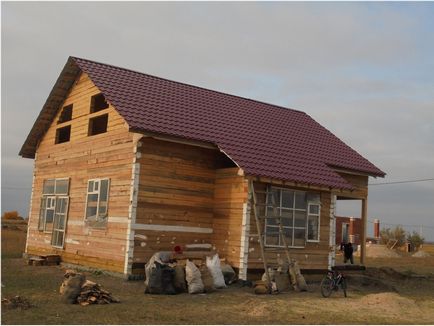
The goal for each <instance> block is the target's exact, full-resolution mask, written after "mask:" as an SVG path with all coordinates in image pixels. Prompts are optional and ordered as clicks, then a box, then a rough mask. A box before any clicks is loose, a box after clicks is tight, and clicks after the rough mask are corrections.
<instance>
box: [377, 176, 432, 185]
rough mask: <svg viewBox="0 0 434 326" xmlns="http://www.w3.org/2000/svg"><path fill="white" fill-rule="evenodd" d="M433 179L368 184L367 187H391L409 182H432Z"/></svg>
mask: <svg viewBox="0 0 434 326" xmlns="http://www.w3.org/2000/svg"><path fill="white" fill-rule="evenodd" d="M433 180H434V178H430V179H417V180H405V181H394V182H381V183H370V184H369V186H381V185H392V184H398V183H411V182H425V181H433Z"/></svg>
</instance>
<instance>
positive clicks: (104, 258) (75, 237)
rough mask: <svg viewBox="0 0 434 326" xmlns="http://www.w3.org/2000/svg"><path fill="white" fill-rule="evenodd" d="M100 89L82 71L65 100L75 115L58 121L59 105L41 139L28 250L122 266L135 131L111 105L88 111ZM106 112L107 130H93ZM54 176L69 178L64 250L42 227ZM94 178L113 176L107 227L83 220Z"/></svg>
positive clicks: (93, 264)
mask: <svg viewBox="0 0 434 326" xmlns="http://www.w3.org/2000/svg"><path fill="white" fill-rule="evenodd" d="M99 92H100V91H99V90H98V89H97V87H96V86H95V85H94V84H93V83H92V81H91V80H90V79H89V78H88V76H87V75H86V74H82V75H81V76H80V77H79V78H78V79H77V82H76V83H75V85H74V86H73V88H72V89H71V91H70V92H69V95H68V97H67V98H66V100H65V102H64V103H63V105H62V107H63V106H66V105H69V104H73V112H72V120H71V121H69V122H64V123H62V124H57V120H58V118H59V115H60V111H61V110H59V112H58V113H57V114H56V117H55V118H54V120H53V121H52V123H51V126H50V128H49V129H48V131H47V132H46V134H45V135H44V137H43V138H42V139H41V141H40V143H39V146H38V148H37V156H36V159H35V169H34V184H33V189H34V190H33V197H32V204H31V212H30V221H29V234H28V241H27V252H29V253H33V254H40V253H57V254H59V255H61V256H62V260H63V261H65V262H70V263H75V264H82V265H87V266H91V267H101V268H104V269H107V270H111V271H116V272H123V266H124V261H125V244H126V234H127V226H128V223H127V220H128V209H129V199H130V183H131V166H132V162H133V158H134V155H133V146H134V144H133V134H132V133H130V132H129V131H128V126H127V124H126V123H125V121H124V119H123V118H122V117H121V116H120V115H119V114H118V113H117V112H116V111H115V109H114V108H113V107H111V106H110V107H109V108H108V109H106V110H104V111H100V112H97V113H93V114H89V112H90V98H91V96H92V95H95V94H98V93H99ZM106 113H108V114H109V119H108V127H107V132H106V133H103V134H99V135H95V136H88V123H89V118H90V117H92V116H97V115H99V114H106ZM65 125H71V137H70V141H69V142H66V143H62V144H55V137H56V129H57V128H59V127H62V126H65ZM50 178H70V191H69V196H70V205H69V206H70V208H69V214H68V223H67V228H66V236H65V245H64V249H63V250H58V249H54V248H53V247H52V246H51V245H50V239H51V234H49V233H44V232H41V231H38V219H39V210H40V202H41V195H42V185H43V181H44V180H45V179H50ZM94 178H110V190H109V206H108V223H107V226H106V228H103V229H95V228H90V227H88V226H87V225H86V224H85V222H84V213H85V205H86V193H87V181H88V180H89V179H94ZM121 266H122V269H121Z"/></svg>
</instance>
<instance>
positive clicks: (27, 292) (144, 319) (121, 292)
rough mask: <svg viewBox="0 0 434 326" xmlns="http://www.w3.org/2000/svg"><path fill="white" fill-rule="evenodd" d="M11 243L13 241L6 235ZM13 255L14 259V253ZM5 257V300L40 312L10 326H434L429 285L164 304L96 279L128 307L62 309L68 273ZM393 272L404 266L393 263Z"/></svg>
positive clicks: (16, 316) (241, 291) (237, 293)
mask: <svg viewBox="0 0 434 326" xmlns="http://www.w3.org/2000/svg"><path fill="white" fill-rule="evenodd" d="M15 232H16V231H15ZM3 236H4V235H3ZM9 236H12V235H11V233H8V234H7V235H6V237H7V238H8V237H9ZM2 240H3V239H2ZM18 247H19V246H18ZM18 247H17V248H18ZM17 248H15V249H13V250H12V251H13V252H15V251H16V249H17ZM5 254H6V255H5V256H6V257H9V253H8V252H5ZM5 256H3V257H2V267H1V268H2V284H3V285H4V286H5V287H3V288H2V297H13V296H16V295H19V296H21V297H23V298H26V299H28V300H29V301H30V303H31V304H33V305H34V307H32V308H30V309H27V310H2V323H3V324H432V322H433V321H434V300H433V299H434V282H433V281H429V280H420V279H416V280H412V279H409V280H406V281H396V282H394V284H393V285H394V286H395V287H397V288H398V290H399V292H398V293H396V292H385V291H384V290H383V291H382V290H380V289H378V288H376V287H374V286H364V287H361V286H356V284H350V288H349V297H348V298H344V297H343V294H342V292H336V293H333V294H332V296H331V297H330V298H328V299H324V298H322V297H321V295H320V292H319V286H318V283H311V284H310V285H309V287H310V289H309V292H303V293H295V292H289V293H284V294H279V295H273V296H270V295H265V296H257V295H255V294H253V290H252V289H251V288H246V287H244V288H240V287H238V286H232V287H230V288H228V289H224V290H219V291H217V292H214V293H211V294H206V295H188V294H180V295H174V296H163V295H161V296H158V295H145V294H144V293H143V292H144V285H143V282H141V281H136V282H127V281H123V280H121V279H118V278H115V277H111V276H107V275H95V274H89V273H88V274H86V275H87V278H88V279H90V280H93V281H96V282H98V283H100V284H101V285H102V286H103V287H104V288H105V289H107V290H108V291H111V292H112V293H113V295H115V296H116V297H117V298H119V299H120V300H121V303H118V304H110V305H94V306H87V307H81V306H79V305H68V304H63V303H61V302H60V297H59V294H58V291H59V286H60V284H61V282H62V279H63V273H64V271H63V270H62V268H61V267H59V266H39V267H36V266H27V265H25V263H24V261H23V260H22V259H17V258H4V257H5ZM418 261H419V265H422V264H421V263H420V260H418ZM370 263H372V264H374V265H378V264H380V262H378V261H373V262H370ZM381 263H385V264H386V262H385V261H384V262H381ZM408 263H411V264H412V263H413V261H411V260H409V261H408ZM389 264H392V265H394V266H395V265H396V266H398V265H399V263H397V262H393V261H389ZM425 265H427V266H431V267H430V268H432V267H433V266H434V261H426V263H425ZM415 268H416V267H415ZM427 270H428V269H427ZM433 271H434V268H432V269H431V272H433ZM403 311H405V313H403ZM350 312H351V313H350Z"/></svg>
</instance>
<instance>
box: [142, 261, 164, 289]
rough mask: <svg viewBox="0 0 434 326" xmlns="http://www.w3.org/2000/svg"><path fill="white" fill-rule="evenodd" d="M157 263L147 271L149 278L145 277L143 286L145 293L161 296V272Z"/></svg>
mask: <svg viewBox="0 0 434 326" xmlns="http://www.w3.org/2000/svg"><path fill="white" fill-rule="evenodd" d="M161 266H162V265H161V264H160V263H159V262H154V264H153V267H151V269H150V271H149V277H148V276H146V277H147V279H146V281H147V282H145V284H146V288H145V293H151V294H162V293H163V287H162V270H161Z"/></svg>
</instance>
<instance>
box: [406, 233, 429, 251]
mask: <svg viewBox="0 0 434 326" xmlns="http://www.w3.org/2000/svg"><path fill="white" fill-rule="evenodd" d="M407 240H408V241H409V242H410V243H411V244H412V245H413V246H414V249H416V250H417V249H419V248H420V246H421V245H422V244H423V243H424V241H425V238H423V237H422V236H421V235H420V234H419V233H417V232H416V231H413V233H410V232H409V233H408V234H407Z"/></svg>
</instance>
